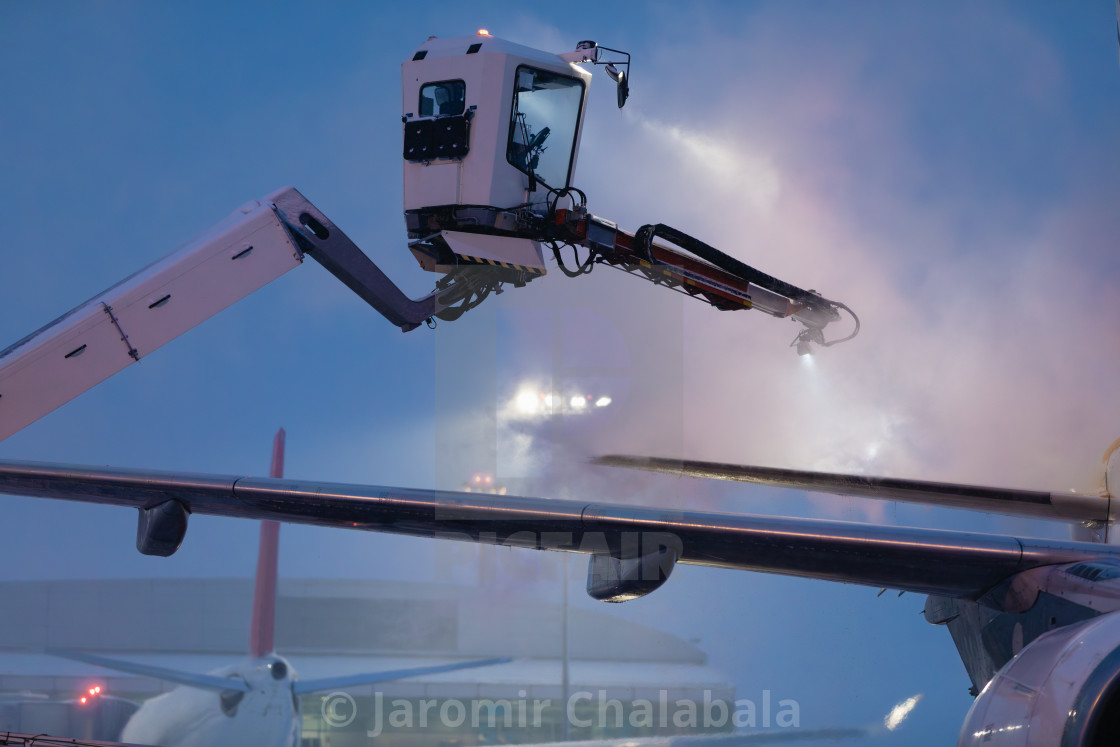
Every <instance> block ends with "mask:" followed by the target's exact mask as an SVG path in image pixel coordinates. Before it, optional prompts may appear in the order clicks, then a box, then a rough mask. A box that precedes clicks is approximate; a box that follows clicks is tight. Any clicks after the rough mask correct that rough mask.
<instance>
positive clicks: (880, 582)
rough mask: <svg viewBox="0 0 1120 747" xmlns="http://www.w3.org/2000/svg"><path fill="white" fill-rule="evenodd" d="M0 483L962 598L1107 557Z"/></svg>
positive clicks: (248, 489) (823, 530) (133, 486)
mask: <svg viewBox="0 0 1120 747" xmlns="http://www.w3.org/2000/svg"><path fill="white" fill-rule="evenodd" d="M0 493H11V494H17V495H28V496H37V497H43V498H60V499H65V500H76V501H85V502H92V503H105V504H111V505H118V506H129V507H132V508H138V509H152V508H154V507H156V506H159V505H160V504H163V505H167V504H168V502H171V501H174V502H177V503H178V504H180V505H182V506H183V507H185V508H186V509H187V511H189V512H191V513H198V514H210V515H215V516H233V517H240V518H248V519H276V520H279V521H287V522H293V523H302V524H314V525H318V526H333V527H339V528H346V529H363V530H368V531H376V532H389V533H393V534H402V535H410V536H417V537H432V538H447V539H457V540H466V541H473V542H483V543H488V544H501V545H507V546H513V547H526V548H533V549H540V550H562V551H570V552H580V553H584V554H588V555H591V556H592V565H591V567H590V571H593V572H594V571H596V569H597V568H598V570H603V566H605V565H609V564H610V559H611V558H614V559H616V560H618V561H619V562H620V563H622V561H628V560H633V559H635V558H642V559H644V557H645V556H646V553H647V551H648V550H649V548H651V547H652V548H654V549H655V550H657V551H658V552H660V551H661V550H662V549H664V550H666V551H669V552H671V554H672V560H675V561H676V562H681V563H690V564H696V565H709V566H717V567H723V568H737V569H744V570H753V571H764V572H771V573H783V574H789V575H794V576H803V577H809V578H817V579H824V580H829V581H840V582H848V583H857V584H866V585H869V586H876V587H888V588H892V589H899V590H904V591H913V592H919V593H927V594H939V595H945V596H957V597H964V598H977V597H979V596H982V595H983V594H984V593H985V592H987V591H988V590H989V589H991V588H992V587H993V586H995V585H996V584H997V583H999V582H1000V581H1001V580H1003V579H1005V578H1007V577H1008V576H1010V575H1012V574H1014V573H1017V572H1020V571H1024V570H1027V569H1029V568H1035V567H1039V566H1044V565H1052V564H1058V563H1067V562H1075V561H1080V560H1087V559H1093V558H1102V557H1115V556H1117V555H1120V548H1115V547H1109V546H1102V545H1097V544H1092V543H1082V542H1061V541H1051V540H1040V539H1020V538H1016V537H1009V536H999V535H987V534H975V533H968V532H955V531H944V530H935V529H914V528H905V527H891V526H875V525H867V524H856V523H850V522H838V521H822V520H817V519H793V518H784V517H773V516H749V515H732V514H718V513H700V512H691V511H682V510H672V509H664V508H648V507H641V506H629V505H611V504H609V503H587V502H579V501H561V500H548V499H541V498H525V497H517V496H497V495H483V494H479V493H460V492H451V491H435V490H418V489H408V488H389V487H377V486H361V485H341V484H335V483H323V482H305V481H297V480H290V479H274V478H258V477H229V476H216V475H200V474H187V473H173V472H155V471H143V470H126V469H115V468H108V467H104V468H103V467H84V466H76V465H61V464H42V463H35V462H11V461H0ZM687 502H688V496H687V495H682V497H681V503H682V504H686V503H687ZM141 516H143V513H142V514H141ZM141 524H142V525H143V522H141ZM184 528H185V526H184ZM597 561H604V563H603V564H602V565H600V566H597V565H596V563H597ZM622 565H623V566H625V563H622ZM643 567H644V566H643ZM629 568H630V570H625V568H624V569H623V571H624V572H625V574H630V573H632V571H633V565H632V564H631V566H629ZM669 570H671V565H670V567H669V568H665V569H664V575H665V576H667V575H668V572H669ZM592 575H593V573H591V572H589V579H588V590H589V593H590V592H591V586H592ZM627 578H629V576H627ZM662 580H663V579H662ZM658 584H659V582H657V583H654V584H653V585H652V588H656V586H657V585H658ZM649 590H652V589H646V590H645V591H641V592H639V593H646V591H649ZM598 598H607V597H605V596H604V597H598ZM624 598H627V597H626V596H620V597H615V600H619V599H624Z"/></svg>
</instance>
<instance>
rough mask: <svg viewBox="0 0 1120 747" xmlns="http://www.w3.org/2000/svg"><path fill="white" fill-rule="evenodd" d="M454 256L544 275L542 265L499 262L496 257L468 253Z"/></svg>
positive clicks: (469, 260) (478, 262)
mask: <svg viewBox="0 0 1120 747" xmlns="http://www.w3.org/2000/svg"><path fill="white" fill-rule="evenodd" d="M455 256H456V257H459V258H460V259H465V260H467V261H468V262H473V263H477V264H483V265H493V266H494V267H504V268H506V269H507V270H521V271H522V272H531V273H533V274H534V275H544V274H545V269H544V268H543V267H527V266H526V265H516V264H514V263H513V262H499V261H498V260H496V259H487V258H485V257H472V256H470V255H468V254H456V255H455Z"/></svg>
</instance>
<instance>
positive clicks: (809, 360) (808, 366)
mask: <svg viewBox="0 0 1120 747" xmlns="http://www.w3.org/2000/svg"><path fill="white" fill-rule="evenodd" d="M797 357H798V358H800V359H801V370H803V371H812V370H813V369H814V368H816V367H817V361H816V358H815V357H814V356H813V355H812V354H810V355H799V356H797Z"/></svg>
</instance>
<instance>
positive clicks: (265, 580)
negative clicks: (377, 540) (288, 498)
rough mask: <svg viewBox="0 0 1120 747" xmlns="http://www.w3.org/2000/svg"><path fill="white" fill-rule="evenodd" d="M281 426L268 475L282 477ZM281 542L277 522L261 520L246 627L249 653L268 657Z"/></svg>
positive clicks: (272, 647) (282, 444) (273, 628)
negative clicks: (250, 612)
mask: <svg viewBox="0 0 1120 747" xmlns="http://www.w3.org/2000/svg"><path fill="white" fill-rule="evenodd" d="M285 435H286V434H285V433H284V429H283V428H281V429H280V430H278V431H276V438H275V439H274V440H273V442H272V469H271V470H269V477H277V478H279V477H283V476H284V437H285ZM279 543H280V524H279V523H278V522H275V521H262V522H261V544H260V550H259V551H258V553H257V579H256V584H255V585H254V589H253V623H252V627H251V628H250V630H249V653H250V654H251V655H252V656H256V657H261V656H268V655H269V654H271V653H272V652H273V650H274V633H275V629H276V566H277V551H278V548H279Z"/></svg>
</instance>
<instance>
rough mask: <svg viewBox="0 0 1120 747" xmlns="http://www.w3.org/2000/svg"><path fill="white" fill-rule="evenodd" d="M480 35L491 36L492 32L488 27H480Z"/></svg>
mask: <svg viewBox="0 0 1120 747" xmlns="http://www.w3.org/2000/svg"><path fill="white" fill-rule="evenodd" d="M478 35H479V36H490V32H489V31H487V30H486V29H479V30H478Z"/></svg>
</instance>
